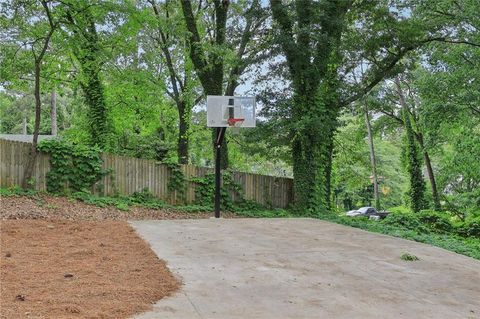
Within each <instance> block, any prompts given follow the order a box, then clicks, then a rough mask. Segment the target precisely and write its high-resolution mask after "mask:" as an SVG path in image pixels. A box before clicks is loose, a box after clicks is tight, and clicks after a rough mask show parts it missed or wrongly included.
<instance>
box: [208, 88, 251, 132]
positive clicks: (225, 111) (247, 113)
mask: <svg viewBox="0 0 480 319" xmlns="http://www.w3.org/2000/svg"><path fill="white" fill-rule="evenodd" d="M232 99H233V101H231V100H232ZM232 102H233V119H237V120H238V119H243V121H238V122H235V123H234V124H233V125H230V124H229V118H230V110H229V103H230V105H231V104H232ZM231 123H232V122H231ZM207 126H208V127H255V98H254V97H247V96H219V95H208V96H207Z"/></svg>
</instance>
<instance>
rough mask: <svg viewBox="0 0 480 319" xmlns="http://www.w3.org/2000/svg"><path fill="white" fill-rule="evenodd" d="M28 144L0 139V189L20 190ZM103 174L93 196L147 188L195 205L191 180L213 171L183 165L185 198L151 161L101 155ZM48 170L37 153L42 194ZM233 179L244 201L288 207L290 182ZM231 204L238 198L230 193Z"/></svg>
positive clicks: (258, 177) (163, 168) (165, 169)
mask: <svg viewBox="0 0 480 319" xmlns="http://www.w3.org/2000/svg"><path fill="white" fill-rule="evenodd" d="M30 145H31V144H30V143H25V142H17V141H8V140H2V139H0V186H1V187H11V186H20V185H21V183H22V179H23V174H24V171H25V167H26V164H27V161H28V157H29V150H30ZM102 159H103V164H102V169H103V170H111V171H112V173H111V174H107V175H106V176H104V177H102V179H101V181H100V182H98V183H97V185H95V187H94V188H93V189H94V191H95V193H98V194H103V195H109V196H114V195H118V194H120V195H131V194H133V193H134V192H136V191H137V192H138V191H141V190H143V189H144V188H148V190H150V191H151V192H152V193H153V194H154V196H155V197H157V198H160V199H163V200H165V201H167V202H169V203H172V204H175V203H180V202H181V201H182V200H183V201H184V202H185V203H194V202H195V187H196V185H195V183H194V182H192V181H191V179H192V178H194V177H204V176H205V175H206V174H209V173H213V169H211V168H207V167H196V166H193V165H182V167H181V169H182V171H183V173H184V175H185V179H186V191H185V196H184V198H182V196H181V195H180V194H178V193H177V192H172V193H170V192H169V190H168V180H169V178H170V170H169V169H168V167H167V166H165V165H163V164H159V163H158V162H155V161H153V160H146V159H138V158H130V157H125V156H119V155H113V154H103V155H102ZM49 170H50V157H49V156H48V155H47V154H43V153H40V154H39V156H38V157H37V161H36V164H35V172H34V175H33V176H34V177H35V187H36V189H37V190H40V191H45V190H46V189H47V187H46V175H47V173H48V171H49ZM232 178H233V180H234V181H235V183H237V184H238V185H240V186H241V188H242V190H243V191H242V192H243V197H244V198H245V199H248V200H253V201H255V202H257V203H259V204H262V205H265V206H272V207H280V208H284V207H287V206H288V205H289V204H290V203H291V202H292V200H293V180H292V179H290V178H284V177H274V176H266V175H258V174H251V173H243V172H232ZM230 195H231V198H232V200H234V201H238V200H240V199H241V196H239V195H237V194H235V193H233V192H232V193H231V194H230Z"/></svg>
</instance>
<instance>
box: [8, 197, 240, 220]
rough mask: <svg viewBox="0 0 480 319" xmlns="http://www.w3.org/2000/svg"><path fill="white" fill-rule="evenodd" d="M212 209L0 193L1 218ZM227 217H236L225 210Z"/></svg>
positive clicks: (146, 215) (154, 215) (117, 216)
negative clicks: (100, 203) (116, 204)
mask: <svg viewBox="0 0 480 319" xmlns="http://www.w3.org/2000/svg"><path fill="white" fill-rule="evenodd" d="M212 216H213V213H212V212H180V211H176V210H173V209H170V210H169V209H150V208H145V207H137V206H133V207H130V208H129V210H128V211H123V210H119V209H117V208H115V207H103V208H102V207H97V206H94V205H89V204H86V203H83V202H80V201H78V200H75V199H70V198H67V197H60V196H51V195H46V194H38V195H35V196H30V197H28V196H0V219H62V220H64V219H68V220H141V219H191V218H210V217H212ZM222 217H224V218H232V217H235V215H234V214H232V213H222Z"/></svg>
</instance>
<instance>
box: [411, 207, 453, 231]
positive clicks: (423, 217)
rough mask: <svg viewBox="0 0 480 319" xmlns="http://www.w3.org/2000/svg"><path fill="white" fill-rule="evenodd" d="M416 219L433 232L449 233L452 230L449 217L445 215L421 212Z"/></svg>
mask: <svg viewBox="0 0 480 319" xmlns="http://www.w3.org/2000/svg"><path fill="white" fill-rule="evenodd" d="M418 218H419V220H420V222H422V223H424V224H426V225H427V226H428V227H429V228H430V229H431V230H432V231H434V232H438V233H450V232H452V231H453V230H454V227H453V225H452V222H451V221H450V216H449V215H448V214H446V213H441V212H436V211H432V210H422V211H421V212H420V213H419V214H418Z"/></svg>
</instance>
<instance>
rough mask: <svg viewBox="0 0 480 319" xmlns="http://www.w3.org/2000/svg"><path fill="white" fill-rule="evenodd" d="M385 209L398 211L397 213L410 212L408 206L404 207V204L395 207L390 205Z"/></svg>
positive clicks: (392, 211)
mask: <svg viewBox="0 0 480 319" xmlns="http://www.w3.org/2000/svg"><path fill="white" fill-rule="evenodd" d="M387 211H389V212H390V213H394V214H395V213H399V214H411V213H412V211H411V210H410V208H408V207H405V206H395V207H390V208H389V209H387Z"/></svg>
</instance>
